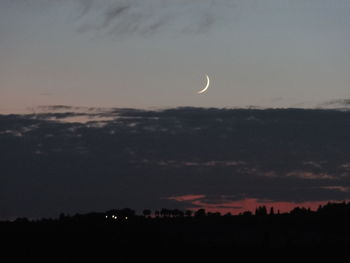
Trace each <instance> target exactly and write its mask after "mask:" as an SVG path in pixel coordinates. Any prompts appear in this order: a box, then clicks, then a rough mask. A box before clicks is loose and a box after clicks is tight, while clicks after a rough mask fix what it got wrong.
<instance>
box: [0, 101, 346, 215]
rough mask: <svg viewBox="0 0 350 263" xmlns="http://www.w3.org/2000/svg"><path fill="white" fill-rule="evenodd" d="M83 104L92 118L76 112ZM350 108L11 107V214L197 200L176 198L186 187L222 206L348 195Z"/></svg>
mask: <svg viewBox="0 0 350 263" xmlns="http://www.w3.org/2000/svg"><path fill="white" fill-rule="evenodd" d="M81 116H83V117H88V119H87V121H85V122H84V123H80V122H78V121H77V122H71V121H69V122H67V121H66V120H68V119H69V120H71V119H72V118H78V117H81ZM95 117H96V118H95ZM107 117H108V118H109V119H108V120H106V119H105V118H107ZM349 117H350V111H336V110H305V109H283V110H282V109H281V110H278V109H274V110H273V109H265V110H259V109H216V108H210V109H208V108H207V109H205V108H190V107H185V108H176V109H166V110H160V111H148V110H138V109H117V108H115V109H108V110H107V109H94V108H74V107H68V106H64V105H59V106H52V107H46V108H45V109H43V108H42V109H41V111H40V110H38V113H36V114H28V115H0V145H1V151H2V156H1V158H0V162H1V163H0V166H1V178H0V211H1V214H0V216H2V217H6V216H11V215H14V216H18V215H29V216H43V215H57V214H58V213H59V212H62V211H63V212H70V213H73V212H77V211H91V210H105V209H110V208H115V207H127V206H129V207H133V208H136V209H144V208H152V209H156V208H157V209H159V208H161V207H179V208H182V207H186V205H187V206H192V205H191V203H193V201H192V200H190V199H188V201H187V202H186V201H185V202H183V201H177V200H176V199H175V198H170V199H169V197H176V196H187V198H189V197H196V196H197V197H198V196H203V197H201V198H200V199H201V200H202V202H204V203H206V204H210V205H218V206H220V205H223V206H227V204H228V203H229V202H230V201H237V200H240V199H242V198H255V199H261V200H272V201H290V202H305V201H321V200H325V201H326V200H343V199H348V198H349V191H348V189H350V188H349V187H350V173H349V166H350V159H349V156H350V152H349V151H350V150H349V149H350V123H349V121H348V120H349ZM99 118H101V119H99ZM197 206H198V205H197Z"/></svg>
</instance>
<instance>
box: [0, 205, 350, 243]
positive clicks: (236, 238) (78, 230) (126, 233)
mask: <svg viewBox="0 0 350 263" xmlns="http://www.w3.org/2000/svg"><path fill="white" fill-rule="evenodd" d="M349 208H350V205H349V204H345V203H341V204H328V205H326V206H324V207H321V208H319V209H318V210H317V211H316V212H312V211H310V210H306V209H294V210H293V211H292V212H291V213H288V214H273V215H271V214H267V213H266V214H264V211H262V212H261V211H260V213H258V214H257V215H251V214H249V213H247V214H245V215H238V216H230V215H225V216H221V215H219V214H210V213H203V212H204V211H199V212H198V211H197V213H195V214H194V215H193V216H186V215H183V214H181V213H179V215H177V216H175V215H171V213H169V214H168V215H163V216H162V215H160V216H159V217H147V216H137V215H135V214H134V212H133V211H132V210H130V209H122V210H112V211H109V212H106V213H90V214H86V215H75V216H64V215H61V216H60V218H59V219H42V220H38V221H28V220H26V219H17V220H16V221H14V222H2V223H0V232H1V234H2V236H5V235H8V234H9V236H12V237H14V236H20V237H21V238H20V240H21V242H22V243H25V242H31V240H32V238H33V237H41V241H45V242H46V241H47V242H50V241H52V240H60V238H61V239H62V240H65V241H64V243H65V242H73V243H74V242H84V243H91V242H97V243H100V242H104V241H107V240H108V242H112V243H113V245H114V246H128V247H133V248H136V247H175V246H182V247H186V246H187V247H234V248H239V247H242V248H247V247H249V248H251V247H256V248H269V247H272V248H275V247H276V248H285V247H287V248H291V247H347V246H350V224H349V222H350V209H349ZM168 211H170V210H168Z"/></svg>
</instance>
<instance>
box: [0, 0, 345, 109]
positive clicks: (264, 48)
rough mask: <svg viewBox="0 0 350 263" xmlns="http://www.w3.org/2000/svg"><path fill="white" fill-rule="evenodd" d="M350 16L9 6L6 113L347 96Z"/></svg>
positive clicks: (130, 2)
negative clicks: (203, 90) (59, 106)
mask: <svg viewBox="0 0 350 263" xmlns="http://www.w3.org/2000/svg"><path fill="white" fill-rule="evenodd" d="M349 13H350V2H349V1H347V0H336V1H334V0H289V1H287V0H264V1H257V0H244V1H243V0H240V1H239V0H231V1H230V0H191V1H187V0H102V1H96V0H72V1H68V0H60V1H49V0H27V1H25V0H2V1H0V80H1V82H0V108H1V109H0V110H2V111H11V110H15V109H19V108H25V107H32V106H37V105H51V104H63V105H85V106H108V107H109V106H116V107H139V108H140V107H141V108H143V107H174V106H184V105H187V106H203V107H208V106H213V107H237V106H238V107H240V106H248V105H258V106H273V107H275V106H283V107H286V106H288V107H289V106H298V105H299V106H300V105H301V106H306V107H307V106H308V105H309V104H308V103H311V102H322V101H327V100H331V99H341V98H348V97H349V96H350V88H349V83H350V74H349V68H350V45H349V43H350V30H349V28H350V16H349ZM205 73H207V74H208V75H209V76H210V77H211V80H212V86H211V87H210V89H209V90H208V92H207V93H206V94H205V95H204V96H199V95H197V94H196V91H197V90H199V89H201V88H202V87H203V86H204V85H205Z"/></svg>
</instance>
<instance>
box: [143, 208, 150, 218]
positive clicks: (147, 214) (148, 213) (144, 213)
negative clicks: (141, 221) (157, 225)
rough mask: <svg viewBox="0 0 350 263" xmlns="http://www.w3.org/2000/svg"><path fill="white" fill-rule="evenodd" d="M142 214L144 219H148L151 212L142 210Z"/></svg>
mask: <svg viewBox="0 0 350 263" xmlns="http://www.w3.org/2000/svg"><path fill="white" fill-rule="evenodd" d="M142 213H143V215H144V216H145V217H149V216H151V214H152V211H151V210H149V209H145V210H143V212H142Z"/></svg>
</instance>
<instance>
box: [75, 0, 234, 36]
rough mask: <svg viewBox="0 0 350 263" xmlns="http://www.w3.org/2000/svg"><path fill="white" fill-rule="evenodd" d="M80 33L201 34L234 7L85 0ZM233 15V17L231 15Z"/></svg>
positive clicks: (204, 1) (166, 0)
mask: <svg viewBox="0 0 350 263" xmlns="http://www.w3.org/2000/svg"><path fill="white" fill-rule="evenodd" d="M80 3H81V5H82V7H81V9H82V14H83V16H82V17H81V20H82V21H81V22H82V23H81V25H80V27H79V29H78V31H79V32H84V33H86V32H101V31H102V32H103V33H104V34H110V35H116V36H120V35H143V36H149V35H153V34H155V33H169V34H177V33H181V34H182V33H185V34H186V33H187V34H197V33H203V32H207V31H208V30H210V29H211V28H212V27H213V26H214V24H215V23H217V22H218V21H219V20H221V19H222V18H223V16H224V15H225V14H226V13H228V12H227V8H232V5H231V4H228V2H227V1H225V0H222V1H211V0H200V1H199V0H195V1H185V0H143V1H140V0H114V1H102V3H101V1H94V0H85V1H84V0H81V1H80ZM231 15H232V14H231Z"/></svg>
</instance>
